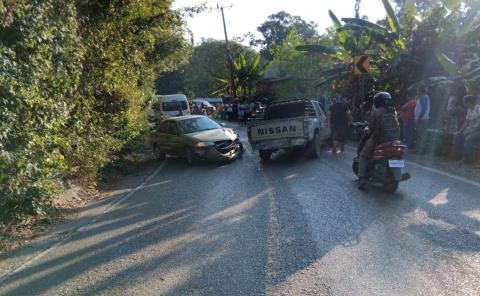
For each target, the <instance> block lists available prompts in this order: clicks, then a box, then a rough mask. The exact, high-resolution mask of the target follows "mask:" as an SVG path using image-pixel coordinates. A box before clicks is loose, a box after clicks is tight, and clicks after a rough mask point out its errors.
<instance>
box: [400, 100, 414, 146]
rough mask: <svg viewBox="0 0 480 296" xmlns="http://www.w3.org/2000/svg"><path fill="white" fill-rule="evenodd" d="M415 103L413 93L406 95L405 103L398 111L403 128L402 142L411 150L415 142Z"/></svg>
mask: <svg viewBox="0 0 480 296" xmlns="http://www.w3.org/2000/svg"><path fill="white" fill-rule="evenodd" d="M416 106H417V101H415V96H414V94H413V93H410V94H407V102H406V103H405V104H404V105H403V106H402V108H401V109H400V111H401V118H402V127H403V142H404V143H405V144H406V145H407V147H408V148H409V149H413V145H414V141H415V107H416Z"/></svg>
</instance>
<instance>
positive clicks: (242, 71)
mask: <svg viewBox="0 0 480 296" xmlns="http://www.w3.org/2000/svg"><path fill="white" fill-rule="evenodd" d="M270 64H271V61H267V62H265V63H264V64H263V65H262V64H261V55H260V54H257V55H255V56H254V57H253V59H252V60H251V61H250V62H249V61H247V59H246V58H245V56H244V55H243V54H239V55H238V56H237V57H236V58H235V60H234V61H233V66H234V82H235V87H236V88H237V93H243V95H244V97H248V98H251V94H252V90H253V89H254V88H255V84H256V83H257V81H258V80H259V79H260V78H261V77H262V76H263V74H265V71H267V69H268V67H269V66H270ZM215 80H216V81H217V82H218V83H219V84H220V85H222V87H221V88H220V89H218V90H216V91H214V92H213V93H212V94H211V95H221V94H224V93H228V92H229V91H228V90H229V88H231V82H230V79H229V78H223V77H215Z"/></svg>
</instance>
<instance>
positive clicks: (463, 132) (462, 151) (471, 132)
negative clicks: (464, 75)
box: [455, 95, 480, 163]
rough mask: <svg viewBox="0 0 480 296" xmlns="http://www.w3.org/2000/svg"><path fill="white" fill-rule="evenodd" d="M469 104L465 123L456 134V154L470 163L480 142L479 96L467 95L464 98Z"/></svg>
mask: <svg viewBox="0 0 480 296" xmlns="http://www.w3.org/2000/svg"><path fill="white" fill-rule="evenodd" d="M463 103H464V105H465V106H467V108H468V109H467V116H466V120H465V123H464V124H463V126H462V127H461V128H460V130H459V131H458V132H457V133H456V134H455V156H456V157H457V159H458V158H461V162H463V163H470V162H472V160H473V154H474V150H475V145H477V144H478V143H480V105H479V104H478V98H477V97H475V96H471V95H467V96H465V97H464V98H463Z"/></svg>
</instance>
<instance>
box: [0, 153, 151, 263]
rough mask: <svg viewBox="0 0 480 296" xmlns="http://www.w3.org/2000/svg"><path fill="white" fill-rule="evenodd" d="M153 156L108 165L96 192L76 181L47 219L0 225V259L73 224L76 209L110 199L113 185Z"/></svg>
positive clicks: (49, 211)
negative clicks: (41, 237) (92, 202)
mask: <svg viewBox="0 0 480 296" xmlns="http://www.w3.org/2000/svg"><path fill="white" fill-rule="evenodd" d="M152 158H153V155H151V154H150V153H148V152H146V153H142V154H136V155H129V156H127V157H125V158H124V159H122V160H121V161H117V162H116V163H114V164H113V165H112V166H109V167H108V168H106V169H105V171H104V172H103V173H102V178H101V180H100V184H99V185H98V187H99V189H98V190H92V189H91V188H88V187H87V186H85V185H84V182H82V181H81V180H78V182H74V183H72V184H71V185H70V187H69V188H68V189H67V190H65V191H64V192H63V193H61V194H60V195H59V196H58V197H57V198H55V201H54V204H53V206H52V207H51V208H50V209H49V210H48V213H47V215H46V216H47V218H38V217H28V218H26V219H25V220H23V221H22V222H20V223H18V224H10V225H4V224H0V259H3V258H5V257H8V255H9V254H11V253H12V252H14V251H15V250H18V249H19V248H21V247H24V246H26V245H29V244H30V243H31V242H32V241H33V240H34V239H36V238H37V237H38V236H40V235H41V234H44V233H45V232H46V231H48V230H49V229H51V228H52V227H53V226H57V225H60V224H65V223H68V222H71V221H73V220H74V219H75V218H76V217H77V216H78V214H79V209H80V208H81V207H83V206H84V205H85V204H87V203H88V202H90V201H92V200H97V199H105V198H108V197H110V195H109V194H108V191H109V189H110V188H112V186H114V184H116V183H117V182H119V181H120V180H122V179H124V178H126V177H127V176H129V175H131V174H135V173H137V172H138V171H140V170H142V169H143V168H144V167H145V165H146V164H147V163H148V162H149V161H151V160H152Z"/></svg>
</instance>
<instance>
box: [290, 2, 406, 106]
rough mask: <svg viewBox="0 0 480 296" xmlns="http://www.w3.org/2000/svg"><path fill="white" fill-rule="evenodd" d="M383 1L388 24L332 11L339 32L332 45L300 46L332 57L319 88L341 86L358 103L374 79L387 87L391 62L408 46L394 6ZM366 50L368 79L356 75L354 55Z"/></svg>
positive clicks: (301, 48) (336, 30)
mask: <svg viewBox="0 0 480 296" xmlns="http://www.w3.org/2000/svg"><path fill="white" fill-rule="evenodd" d="M383 4H384V7H385V11H386V14H387V19H386V24H387V26H388V27H384V26H381V25H379V24H375V23H372V22H369V21H368V20H366V19H359V18H343V19H342V20H341V21H340V20H339V19H338V18H337V16H336V15H335V14H334V13H333V12H332V11H329V15H330V18H331V19H332V21H333V24H334V29H335V32H336V35H335V43H334V44H333V46H323V45H303V46H298V47H297V50H299V51H305V52H310V53H318V54H325V55H327V56H330V57H331V61H332V62H333V63H332V64H331V65H332V66H331V67H330V68H328V69H325V70H324V71H323V72H322V73H321V74H320V76H321V77H322V79H321V81H320V82H319V83H318V87H330V88H332V87H335V88H338V87H339V85H340V87H342V88H343V92H344V93H348V94H349V96H350V97H352V98H355V101H356V103H357V104H359V103H360V102H361V101H362V100H363V99H364V97H365V96H366V95H367V93H368V90H369V89H370V88H371V87H373V83H374V82H376V83H377V84H378V85H382V88H383V89H386V88H388V85H386V83H385V81H386V80H385V76H386V71H387V70H388V68H389V65H390V63H391V62H392V61H394V60H395V59H396V58H397V57H399V56H402V54H403V53H404V52H405V50H406V45H405V41H404V39H403V36H402V34H401V32H402V30H401V27H400V25H399V21H398V19H397V17H396V15H395V12H394V10H393V8H392V6H391V5H390V3H389V2H388V0H383ZM366 52H370V55H371V58H372V60H373V62H372V63H371V64H372V67H371V70H370V74H371V76H369V77H367V79H365V78H364V77H354V76H353V57H354V56H356V55H361V54H365V53H366ZM372 53H373V54H372ZM375 80H379V81H375ZM365 84H369V86H368V87H367V89H365ZM362 85H363V87H362Z"/></svg>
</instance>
